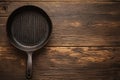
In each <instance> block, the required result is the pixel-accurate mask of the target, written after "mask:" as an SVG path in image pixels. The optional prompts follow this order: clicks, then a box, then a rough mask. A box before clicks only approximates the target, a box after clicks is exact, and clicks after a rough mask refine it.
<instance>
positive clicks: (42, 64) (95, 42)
mask: <svg viewBox="0 0 120 80" xmlns="http://www.w3.org/2000/svg"><path fill="white" fill-rule="evenodd" d="M23 5H36V6H38V7H41V8H42V9H44V10H45V11H46V12H47V13H48V15H49V16H50V18H51V19H52V22H53V33H52V36H51V39H50V41H49V42H48V44H47V45H46V47H44V48H42V49H40V50H38V51H36V52H35V55H34V57H33V79H32V80H119V79H120V3H119V0H0V80H25V72H26V57H27V56H26V55H25V54H24V52H22V51H20V50H18V49H16V48H15V47H13V46H12V45H10V43H9V41H8V39H7V35H6V21H7V18H8V16H9V15H10V14H11V13H12V11H14V10H15V9H16V8H18V7H20V6H23ZM105 46H107V47H105Z"/></svg>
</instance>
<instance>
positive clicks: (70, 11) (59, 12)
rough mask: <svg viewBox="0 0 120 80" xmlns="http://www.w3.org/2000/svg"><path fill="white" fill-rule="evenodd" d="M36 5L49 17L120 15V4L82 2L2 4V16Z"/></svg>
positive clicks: (0, 13) (0, 9) (0, 8)
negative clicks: (19, 8) (22, 7)
mask: <svg viewBox="0 0 120 80" xmlns="http://www.w3.org/2000/svg"><path fill="white" fill-rule="evenodd" d="M24 5H35V6H38V7H40V8H42V9H44V10H45V11H46V12H47V13H48V15H49V16H57V17H58V16H59V17H61V16H74V15H80V14H109V15H119V14H120V10H119V8H120V3H109V2H108V3H81V2H68V3H66V2H1V3H0V16H8V15H10V13H11V12H13V11H14V10H15V9H16V8H18V7H20V6H24Z"/></svg>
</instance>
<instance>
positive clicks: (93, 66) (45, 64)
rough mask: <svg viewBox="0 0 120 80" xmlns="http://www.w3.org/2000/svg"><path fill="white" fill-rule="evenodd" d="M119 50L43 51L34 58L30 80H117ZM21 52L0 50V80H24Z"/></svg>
mask: <svg viewBox="0 0 120 80" xmlns="http://www.w3.org/2000/svg"><path fill="white" fill-rule="evenodd" d="M119 52H120V47H45V48H43V49H41V50H39V51H37V52H35V55H34V57H33V65H34V67H33V73H34V75H33V79H32V80H89V79H91V80H119V79H120V53H119ZM25 58H26V56H25V55H24V52H21V51H19V50H17V49H16V48H14V47H0V79H1V80H8V79H9V78H10V79H11V80H24V78H25V67H26V62H25Z"/></svg>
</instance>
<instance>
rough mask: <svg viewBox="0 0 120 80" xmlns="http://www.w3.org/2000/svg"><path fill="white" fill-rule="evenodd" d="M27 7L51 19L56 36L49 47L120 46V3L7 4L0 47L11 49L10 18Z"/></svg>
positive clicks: (2, 17)
mask: <svg viewBox="0 0 120 80" xmlns="http://www.w3.org/2000/svg"><path fill="white" fill-rule="evenodd" d="M2 4H5V3H4V2H3V3H1V6H2ZM26 4H33V5H36V6H39V7H41V8H43V9H44V10H45V11H46V12H47V13H48V15H49V16H50V18H51V19H52V22H53V34H52V37H51V40H50V42H49V44H48V45H47V46H120V35H119V34H120V27H119V26H120V10H119V8H120V3H80V2H69V3H66V2H39V3H38V2H32V3H31V2H21V3H20V4H19V2H10V3H6V6H7V7H6V8H5V9H4V6H5V5H4V6H2V8H1V9H3V11H1V17H0V20H1V22H0V25H1V26H0V29H1V34H0V35H4V36H3V37H2V38H1V39H0V41H2V43H0V45H1V46H2V45H3V46H4V45H6V46H7V45H8V43H7V42H8V41H7V39H6V32H5V27H6V26H5V25H6V21H7V18H8V15H10V13H11V12H12V11H13V10H15V9H16V8H18V7H20V6H23V5H26ZM48 4H49V5H48ZM64 7H65V8H64ZM116 7H117V8H116ZM6 41H7V42H6Z"/></svg>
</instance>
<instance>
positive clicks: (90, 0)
mask: <svg viewBox="0 0 120 80" xmlns="http://www.w3.org/2000/svg"><path fill="white" fill-rule="evenodd" d="M7 1H8V0H0V2H7ZM15 1H17V2H23V1H24V2H27V1H28V2H30V1H31V2H71V1H73V2H75V1H78V2H120V0H9V2H15Z"/></svg>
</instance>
